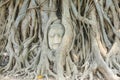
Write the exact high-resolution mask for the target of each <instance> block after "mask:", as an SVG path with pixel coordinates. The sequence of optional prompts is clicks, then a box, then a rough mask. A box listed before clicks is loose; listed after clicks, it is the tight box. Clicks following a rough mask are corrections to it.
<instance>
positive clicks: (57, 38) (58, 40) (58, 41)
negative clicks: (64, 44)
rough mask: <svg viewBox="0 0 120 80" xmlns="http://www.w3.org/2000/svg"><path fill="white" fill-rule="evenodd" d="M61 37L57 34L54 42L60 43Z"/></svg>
mask: <svg viewBox="0 0 120 80" xmlns="http://www.w3.org/2000/svg"><path fill="white" fill-rule="evenodd" d="M60 41H61V39H60V37H59V36H58V35H55V37H54V43H60Z"/></svg>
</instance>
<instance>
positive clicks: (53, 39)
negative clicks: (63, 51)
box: [48, 24, 65, 50]
mask: <svg viewBox="0 0 120 80" xmlns="http://www.w3.org/2000/svg"><path fill="white" fill-rule="evenodd" d="M64 31H65V30H64V27H63V26H62V25H61V24H54V25H51V26H50V29H49V31H48V43H49V47H50V49H52V50H56V49H57V48H58V47H59V46H60V44H61V41H62V38H63V35H64Z"/></svg>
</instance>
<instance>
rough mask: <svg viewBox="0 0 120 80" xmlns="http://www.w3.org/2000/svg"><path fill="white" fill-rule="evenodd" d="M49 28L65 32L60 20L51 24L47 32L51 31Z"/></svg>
mask: <svg viewBox="0 0 120 80" xmlns="http://www.w3.org/2000/svg"><path fill="white" fill-rule="evenodd" d="M51 28H58V29H60V28H61V29H63V31H64V32H65V27H64V25H63V24H62V23H61V21H60V20H55V21H54V22H52V23H51V25H50V26H49V27H48V31H49V30H50V29H51Z"/></svg>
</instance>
